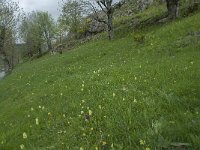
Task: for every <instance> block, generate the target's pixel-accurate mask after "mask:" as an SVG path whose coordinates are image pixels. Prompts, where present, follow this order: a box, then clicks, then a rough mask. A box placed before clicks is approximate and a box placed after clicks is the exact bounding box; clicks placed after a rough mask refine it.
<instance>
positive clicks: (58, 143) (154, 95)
mask: <svg viewBox="0 0 200 150" xmlns="http://www.w3.org/2000/svg"><path fill="white" fill-rule="evenodd" d="M199 20H200V13H197V14H196V15H193V16H191V17H188V18H185V19H181V20H177V21H176V22H171V23H167V24H164V25H155V26H151V27H146V28H145V29H143V30H141V31H137V33H134V32H133V33H129V34H127V36H125V37H123V38H117V39H115V40H113V41H107V40H106V39H105V40H98V41H94V42H91V43H88V44H85V45H82V46H80V47H78V48H76V49H75V50H73V51H70V52H67V53H65V54H63V55H56V56H45V57H43V58H40V59H38V60H34V61H30V62H27V63H25V64H23V65H20V66H18V67H17V68H16V69H15V70H14V71H13V73H12V74H11V75H9V76H7V77H6V78H5V79H4V80H2V81H1V82H0V149H1V150H15V149H16V150H17V149H20V148H21V149H27V150H44V149H53V150H62V149H63V150H66V149H72V150H79V149H80V150H86V149H87V150H90V149H96V150H97V149H102V150H110V149H112V150H120V149H127V150H131V149H136V150H137V149H138V150H143V149H144V150H145V149H147V150H148V148H149V149H155V147H157V149H161V147H166V148H169V146H170V144H171V143H173V142H180V143H189V144H190V147H189V149H193V150H194V149H199V148H200V128H199V125H200V107H199V106H200V65H199V64H200V59H199V58H200V37H199V35H198V34H196V33H197V32H199V31H200V22H199ZM141 36H142V37H143V36H144V37H145V39H144V41H143V42H137V40H136V39H137V37H141Z"/></svg>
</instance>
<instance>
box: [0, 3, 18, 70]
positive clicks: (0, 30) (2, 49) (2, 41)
mask: <svg viewBox="0 0 200 150" xmlns="http://www.w3.org/2000/svg"><path fill="white" fill-rule="evenodd" d="M18 12H19V7H18V5H17V3H15V2H12V1H9V0H0V56H1V58H2V60H3V62H4V68H5V70H6V71H10V70H12V67H13V65H12V60H13V59H10V58H12V57H14V56H13V55H11V56H9V53H8V51H7V50H8V48H6V46H8V45H9V46H13V47H14V44H15V42H13V41H14V40H13V39H14V36H15V31H14V30H15V28H16V25H17V23H16V22H17V21H18V19H19V13H18ZM13 47H12V50H13ZM11 54H13V53H11Z"/></svg>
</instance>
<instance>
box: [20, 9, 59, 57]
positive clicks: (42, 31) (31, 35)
mask: <svg viewBox="0 0 200 150" xmlns="http://www.w3.org/2000/svg"><path fill="white" fill-rule="evenodd" d="M55 34H56V25H55V23H54V20H53V19H52V16H51V15H49V14H48V13H47V12H32V13H30V14H28V15H27V16H26V17H25V18H24V20H23V21H22V24H21V37H22V39H23V40H24V42H25V43H26V46H27V50H28V51H27V53H28V54H29V56H30V57H32V56H33V55H34V54H36V55H38V54H39V55H42V51H45V50H51V49H52V44H51V42H52V40H53V38H54V36H55ZM42 49H43V50H42Z"/></svg>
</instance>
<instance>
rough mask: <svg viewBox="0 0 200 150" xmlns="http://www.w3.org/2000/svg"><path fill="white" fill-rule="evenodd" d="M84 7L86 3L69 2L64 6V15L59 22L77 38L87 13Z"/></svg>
mask: <svg viewBox="0 0 200 150" xmlns="http://www.w3.org/2000/svg"><path fill="white" fill-rule="evenodd" d="M84 6H85V5H84V3H82V2H81V1H76V0H67V2H65V3H64V4H63V6H62V14H61V16H60V19H59V21H60V23H61V24H64V25H66V26H67V27H68V29H69V31H70V32H71V33H73V34H75V36H76V35H77V33H78V31H79V30H80V27H81V22H82V21H83V18H84V15H85V13H86V12H87V10H86V9H85V7H84Z"/></svg>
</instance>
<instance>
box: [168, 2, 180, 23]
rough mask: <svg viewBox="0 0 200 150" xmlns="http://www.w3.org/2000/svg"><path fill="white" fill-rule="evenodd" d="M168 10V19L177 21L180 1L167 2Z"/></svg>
mask: <svg viewBox="0 0 200 150" xmlns="http://www.w3.org/2000/svg"><path fill="white" fill-rule="evenodd" d="M166 3H167V10H168V19H170V20H173V19H176V17H177V14H178V3H179V0H166Z"/></svg>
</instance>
